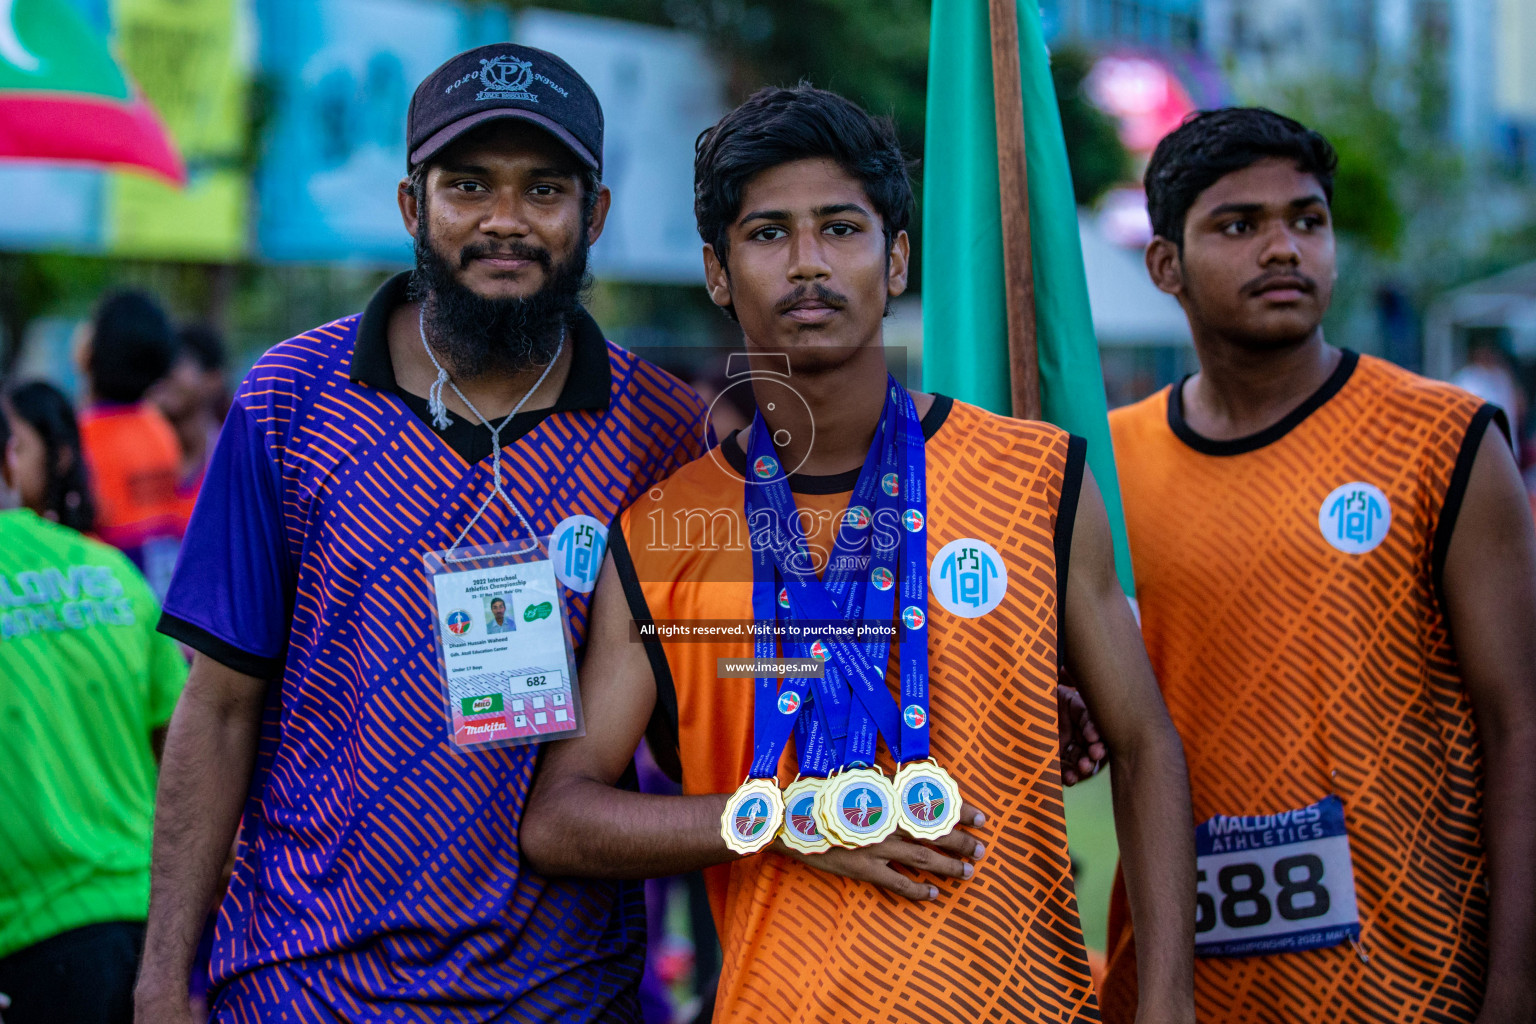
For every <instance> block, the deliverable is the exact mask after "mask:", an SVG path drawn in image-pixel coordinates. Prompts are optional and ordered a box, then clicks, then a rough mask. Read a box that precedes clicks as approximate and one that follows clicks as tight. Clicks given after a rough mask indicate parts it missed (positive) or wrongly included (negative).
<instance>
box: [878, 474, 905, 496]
mask: <svg viewBox="0 0 1536 1024" xmlns="http://www.w3.org/2000/svg"><path fill="white" fill-rule="evenodd" d="M880 489H881V490H883V491H884V492H885V493H886V494H889V495H890V496H891V497H893V498H894V497H896V495H898V494H900V493H901V480H900V479H898V478H897V476H896V474H895V473H887V474H885V476H883V477H881V478H880Z"/></svg>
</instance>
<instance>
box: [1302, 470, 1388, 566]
mask: <svg viewBox="0 0 1536 1024" xmlns="http://www.w3.org/2000/svg"><path fill="white" fill-rule="evenodd" d="M1317 528H1318V529H1319V530H1322V531H1323V539H1324V540H1326V541H1327V542H1328V543H1329V544H1332V545H1333V546H1334V547H1335V548H1337V549H1338V550H1340V551H1342V552H1344V553H1345V554H1346V555H1363V554H1365V553H1366V552H1367V551H1371V550H1374V549H1375V547H1376V546H1377V545H1378V544H1380V543H1381V542H1382V541H1384V540H1386V539H1387V531H1388V530H1389V529H1391V528H1392V503H1391V502H1389V501H1388V500H1387V496H1386V495H1385V494H1384V493H1382V490H1381V488H1380V487H1377V486H1376V485H1375V484H1368V483H1364V482H1362V481H1359V480H1357V481H1355V482H1354V483H1348V484H1343V485H1342V486H1339V487H1335V488H1334V489H1333V490H1332V491H1330V492H1329V493H1328V497H1326V498H1324V499H1323V504H1322V507H1321V508H1319V509H1318V510H1317Z"/></svg>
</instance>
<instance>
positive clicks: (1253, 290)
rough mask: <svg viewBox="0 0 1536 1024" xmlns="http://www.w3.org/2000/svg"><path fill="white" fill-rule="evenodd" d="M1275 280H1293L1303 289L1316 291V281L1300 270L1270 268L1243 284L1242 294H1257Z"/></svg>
mask: <svg viewBox="0 0 1536 1024" xmlns="http://www.w3.org/2000/svg"><path fill="white" fill-rule="evenodd" d="M1276 281H1287V282H1291V281H1294V282H1295V283H1297V284H1299V285H1300V286H1301V288H1302V290H1303V291H1307V292H1315V291H1317V282H1316V281H1314V280H1312V278H1310V277H1308V276H1307V275H1306V274H1303V273H1301V272H1300V271H1296V270H1270V271H1266V272H1265V273H1263V274H1260V275H1259V276H1258V277H1256V278H1254V279H1253V280H1252V281H1249V282H1248V283H1247V284H1245V285H1243V294H1244V295H1257V294H1258V293H1259V292H1261V291H1263V290H1264V289H1265V288H1268V287H1269V286H1270V285H1271V284H1274V283H1275V282H1276Z"/></svg>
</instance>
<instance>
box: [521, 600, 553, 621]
mask: <svg viewBox="0 0 1536 1024" xmlns="http://www.w3.org/2000/svg"><path fill="white" fill-rule="evenodd" d="M554 610H555V606H554V604H553V603H552V602H550V601H540V602H539V603H538V604H531V605H529V606H528V607H527V608H524V609H523V621H524V622H537V621H539V620H540V619H547V618H549V617H550V615H552V614H553V613H554Z"/></svg>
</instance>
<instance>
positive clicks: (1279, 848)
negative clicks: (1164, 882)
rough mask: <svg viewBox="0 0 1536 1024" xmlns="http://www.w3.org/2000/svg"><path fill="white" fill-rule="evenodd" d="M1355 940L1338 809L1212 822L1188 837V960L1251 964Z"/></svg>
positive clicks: (1319, 807)
mask: <svg viewBox="0 0 1536 1024" xmlns="http://www.w3.org/2000/svg"><path fill="white" fill-rule="evenodd" d="M1359 937H1360V912H1359V909H1358V908H1357V906H1356V904H1355V874H1354V867H1353V865H1352V863H1351V861H1350V856H1349V835H1348V833H1347V832H1346V831H1345V830H1344V801H1342V800H1340V799H1339V798H1338V797H1337V796H1328V797H1324V798H1323V799H1322V800H1319V801H1318V802H1317V803H1315V804H1309V805H1308V806H1306V807H1300V808H1297V809H1296V810H1292V811H1278V812H1275V813H1272V814H1243V815H1225V814H1218V815H1216V816H1215V817H1213V818H1211V819H1210V820H1208V821H1204V822H1202V823H1201V824H1200V825H1199V826H1198V827H1196V829H1195V954H1196V955H1197V956H1255V955H1260V954H1266V953H1295V952H1298V951H1301V950H1306V949H1322V948H1323V947H1325V946H1337V945H1339V944H1341V943H1344V942H1348V941H1350V940H1352V939H1355V940H1357V939H1359Z"/></svg>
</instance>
